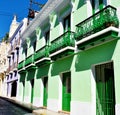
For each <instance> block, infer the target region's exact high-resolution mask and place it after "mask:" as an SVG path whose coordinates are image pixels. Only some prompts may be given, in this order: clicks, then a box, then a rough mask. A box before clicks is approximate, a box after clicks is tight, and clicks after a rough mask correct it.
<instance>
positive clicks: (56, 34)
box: [50, 25, 60, 41]
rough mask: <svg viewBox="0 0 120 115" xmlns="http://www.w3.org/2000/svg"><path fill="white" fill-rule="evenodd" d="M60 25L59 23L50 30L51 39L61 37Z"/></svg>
mask: <svg viewBox="0 0 120 115" xmlns="http://www.w3.org/2000/svg"><path fill="white" fill-rule="evenodd" d="M59 30H60V25H57V26H56V27H55V28H54V29H52V30H51V31H50V32H51V33H50V37H51V39H50V41H52V40H54V39H55V38H57V37H59V35H60V31H59Z"/></svg>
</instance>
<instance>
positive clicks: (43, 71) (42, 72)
mask: <svg viewBox="0 0 120 115" xmlns="http://www.w3.org/2000/svg"><path fill="white" fill-rule="evenodd" d="M49 69H50V64H48V65H44V66H40V67H38V69H37V74H36V78H37V79H39V78H41V77H44V76H48V73H49Z"/></svg>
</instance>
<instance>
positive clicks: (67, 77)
mask: <svg viewBox="0 0 120 115" xmlns="http://www.w3.org/2000/svg"><path fill="white" fill-rule="evenodd" d="M70 101H71V74H70V72H67V73H64V74H63V98H62V110H64V111H70Z"/></svg>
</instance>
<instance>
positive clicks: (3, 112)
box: [0, 98, 33, 115]
mask: <svg viewBox="0 0 120 115" xmlns="http://www.w3.org/2000/svg"><path fill="white" fill-rule="evenodd" d="M0 115H33V114H32V113H29V111H28V110H25V109H23V108H21V107H18V106H17V105H15V104H13V103H11V102H8V101H6V100H5V99H2V98H0Z"/></svg>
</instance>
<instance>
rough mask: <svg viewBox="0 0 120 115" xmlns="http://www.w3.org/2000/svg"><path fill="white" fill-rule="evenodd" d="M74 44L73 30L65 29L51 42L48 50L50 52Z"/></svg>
mask: <svg viewBox="0 0 120 115" xmlns="http://www.w3.org/2000/svg"><path fill="white" fill-rule="evenodd" d="M74 45H75V41H74V32H71V31H67V32H65V33H64V34H62V35H61V36H59V37H58V38H56V39H55V40H53V41H52V42H51V45H50V49H49V52H50V54H51V53H54V52H57V51H59V50H61V49H63V48H65V47H67V46H72V47H73V46H74Z"/></svg>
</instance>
